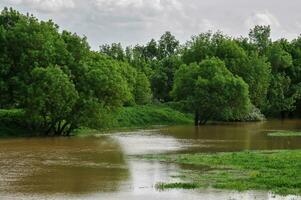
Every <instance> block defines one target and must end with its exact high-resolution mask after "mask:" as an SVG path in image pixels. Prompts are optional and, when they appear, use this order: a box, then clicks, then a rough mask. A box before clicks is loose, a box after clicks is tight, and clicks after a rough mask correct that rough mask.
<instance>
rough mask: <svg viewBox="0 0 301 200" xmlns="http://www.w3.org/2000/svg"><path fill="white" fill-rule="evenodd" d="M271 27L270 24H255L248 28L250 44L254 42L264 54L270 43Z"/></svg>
mask: <svg viewBox="0 0 301 200" xmlns="http://www.w3.org/2000/svg"><path fill="white" fill-rule="evenodd" d="M270 35H271V27H270V26H259V25H257V26H255V27H254V28H253V29H251V30H250V33H249V37H250V41H251V43H252V44H254V45H255V46H256V48H257V50H258V52H260V53H261V54H264V53H265V51H266V49H267V48H268V47H269V45H270V44H271V39H270Z"/></svg>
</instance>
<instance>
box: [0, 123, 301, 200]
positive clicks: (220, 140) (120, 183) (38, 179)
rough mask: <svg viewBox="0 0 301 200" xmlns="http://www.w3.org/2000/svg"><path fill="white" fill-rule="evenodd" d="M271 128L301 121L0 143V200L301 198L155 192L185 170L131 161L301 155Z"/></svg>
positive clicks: (294, 140) (297, 142)
mask: <svg viewBox="0 0 301 200" xmlns="http://www.w3.org/2000/svg"><path fill="white" fill-rule="evenodd" d="M273 130H296V131H298V130H299V131H301V120H287V121H278V120H275V121H267V122H260V123H231V124H222V125H208V126H203V127H200V128H195V127H191V126H174V127H163V128H160V129H153V130H140V131H134V132H127V133H115V134H111V135H99V136H96V137H84V138H79V137H73V138H29V139H26V138H25V139H24V138H18V139H1V140H0V199H3V200H17V199H18V200H19V199H22V200H23V199H24V200H29V199H30V200H31V199H33V200H35V199H59V200H60V199H76V200H77V199H84V200H85V199H88V200H90V199H91V200H96V199H97V200H98V199H100V200H102V199H108V200H110V199H112V200H113V199H144V200H148V199H151V200H155V199H185V200H187V199H188V200H189V199H192V200H194V199H255V198H256V199H289V200H290V199H301V197H298V196H286V197H282V196H277V195H276V196H275V195H273V194H271V193H269V192H268V191H247V192H241V193H240V192H236V191H227V190H214V189H200V190H168V191H157V190H156V189H155V187H154V185H155V184H156V183H158V182H175V181H179V180H177V179H176V178H172V177H175V176H176V175H179V171H180V169H181V167H182V166H179V165H175V164H168V163H161V162H157V161H145V160H139V159H137V158H135V157H132V156H131V155H145V154H162V153H168V154H173V153H199V152H224V151H225V152H226V151H241V150H271V149H301V137H269V136H267V133H268V132H269V131H273Z"/></svg>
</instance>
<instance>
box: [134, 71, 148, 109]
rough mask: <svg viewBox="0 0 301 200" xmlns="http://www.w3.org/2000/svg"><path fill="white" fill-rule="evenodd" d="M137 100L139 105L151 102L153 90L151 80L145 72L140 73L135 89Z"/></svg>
mask: <svg viewBox="0 0 301 200" xmlns="http://www.w3.org/2000/svg"><path fill="white" fill-rule="evenodd" d="M134 96H135V102H136V104H138V105H145V104H148V103H150V102H151V98H152V91H151V89H150V82H149V80H148V78H147V77H146V75H145V74H144V73H141V72H140V73H138V74H137V77H136V85H135V89H134Z"/></svg>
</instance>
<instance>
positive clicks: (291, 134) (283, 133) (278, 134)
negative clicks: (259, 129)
mask: <svg viewBox="0 0 301 200" xmlns="http://www.w3.org/2000/svg"><path fill="white" fill-rule="evenodd" d="M268 136H270V137H298V136H300V137H301V132H297V131H275V132H271V133H268Z"/></svg>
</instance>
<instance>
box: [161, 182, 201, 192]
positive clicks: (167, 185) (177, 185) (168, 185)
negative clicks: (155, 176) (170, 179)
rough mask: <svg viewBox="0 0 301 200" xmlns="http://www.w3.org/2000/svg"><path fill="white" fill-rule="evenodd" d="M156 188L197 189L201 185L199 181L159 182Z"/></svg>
mask: <svg viewBox="0 0 301 200" xmlns="http://www.w3.org/2000/svg"><path fill="white" fill-rule="evenodd" d="M155 187H156V189H158V190H167V189H186V190H189V189H196V188H199V187H200V185H199V184H197V183H157V184H156V186H155Z"/></svg>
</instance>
